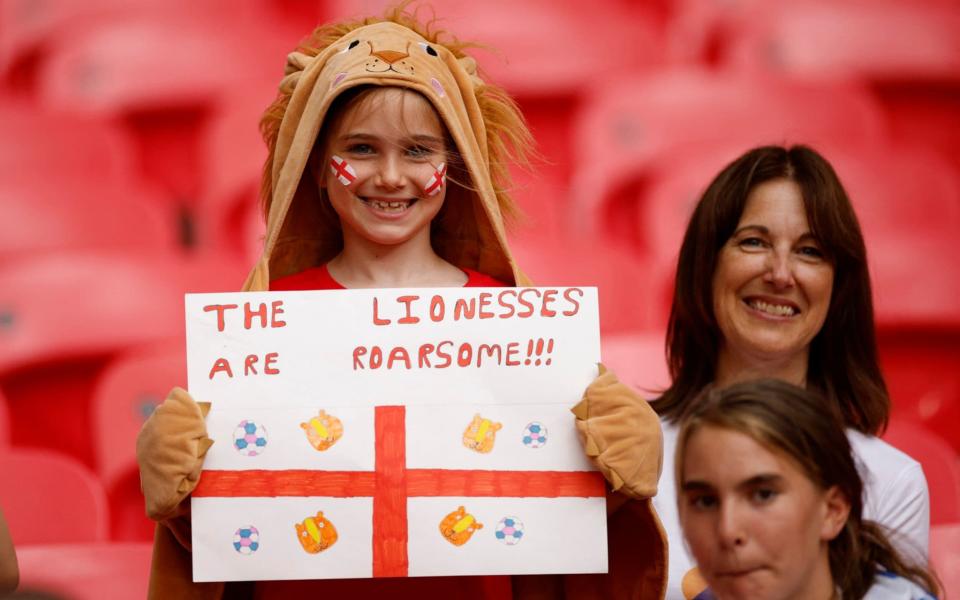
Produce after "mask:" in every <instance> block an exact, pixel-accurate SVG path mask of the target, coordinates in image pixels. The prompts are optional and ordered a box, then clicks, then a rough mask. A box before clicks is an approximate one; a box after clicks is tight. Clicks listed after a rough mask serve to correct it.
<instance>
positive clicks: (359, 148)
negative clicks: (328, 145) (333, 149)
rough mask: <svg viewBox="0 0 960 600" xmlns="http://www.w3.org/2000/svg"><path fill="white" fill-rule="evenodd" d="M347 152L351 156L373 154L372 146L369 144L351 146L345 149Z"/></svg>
mask: <svg viewBox="0 0 960 600" xmlns="http://www.w3.org/2000/svg"><path fill="white" fill-rule="evenodd" d="M347 152H351V153H353V154H370V153H372V152H373V146H371V145H370V144H351V145H350V146H348V147H347Z"/></svg>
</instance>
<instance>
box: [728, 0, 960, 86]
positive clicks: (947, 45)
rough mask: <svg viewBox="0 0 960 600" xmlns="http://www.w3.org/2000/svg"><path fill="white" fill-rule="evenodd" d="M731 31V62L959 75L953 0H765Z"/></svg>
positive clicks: (927, 76)
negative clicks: (946, 0)
mask: <svg viewBox="0 0 960 600" xmlns="http://www.w3.org/2000/svg"><path fill="white" fill-rule="evenodd" d="M757 8H759V10H753V11H751V12H750V14H749V17H745V18H743V19H741V20H740V21H739V22H738V24H737V25H738V27H737V28H736V29H735V31H733V32H732V35H731V37H732V38H733V42H732V48H731V49H730V63H731V64H734V65H736V66H738V67H745V68H762V69H768V70H772V71H776V72H780V73H789V74H791V75H798V76H801V77H809V78H815V79H825V78H826V79H830V78H844V77H862V78H868V79H871V80H895V81H911V80H914V81H916V80H920V81H930V80H934V81H937V80H940V81H954V82H957V81H960V44H958V43H957V31H960V8H958V7H957V5H956V4H955V3H953V4H952V5H950V4H946V3H944V4H936V3H922V2H908V3H905V2H892V1H888V2H870V3H860V2H826V1H822V2H790V3H762V5H760V6H758V7H757Z"/></svg>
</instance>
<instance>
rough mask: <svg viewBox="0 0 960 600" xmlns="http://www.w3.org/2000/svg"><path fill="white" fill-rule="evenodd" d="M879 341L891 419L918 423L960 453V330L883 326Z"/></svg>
mask: <svg viewBox="0 0 960 600" xmlns="http://www.w3.org/2000/svg"><path fill="white" fill-rule="evenodd" d="M879 346H880V363H881V366H882V367H883V375H884V378H885V379H886V381H887V387H888V389H889V390H890V398H891V401H892V412H891V418H892V420H893V421H895V422H900V421H909V422H914V423H919V424H920V425H922V426H923V427H924V428H925V429H927V430H929V431H933V432H934V433H936V434H937V435H939V436H940V437H941V438H942V439H944V440H946V441H947V442H949V443H950V444H951V445H952V446H953V449H954V452H957V453H960V438H958V436H957V431H956V424H957V423H960V371H958V370H957V365H958V364H960V333H957V332H950V331H947V330H945V329H942V330H939V331H933V330H929V331H925V330H917V331H909V330H894V331H889V330H881V331H880V335H879Z"/></svg>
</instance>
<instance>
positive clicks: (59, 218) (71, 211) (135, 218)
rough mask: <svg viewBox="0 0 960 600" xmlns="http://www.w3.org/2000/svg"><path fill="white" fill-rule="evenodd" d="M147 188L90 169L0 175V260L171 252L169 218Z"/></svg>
mask: <svg viewBox="0 0 960 600" xmlns="http://www.w3.org/2000/svg"><path fill="white" fill-rule="evenodd" d="M154 197H155V194H154V193H152V192H151V191H150V190H149V189H145V188H143V187H139V186H136V185H133V182H131V181H129V180H128V181H126V182H120V181H113V182H111V181H108V180H105V179H103V178H102V177H101V176H100V174H99V173H98V172H96V171H92V172H90V173H86V174H84V175H82V176H81V175H80V174H79V173H78V174H76V175H66V174H61V175H60V176H58V177H56V178H51V177H49V176H47V175H44V174H43V173H42V172H40V173H38V174H32V173H27V174H21V173H10V174H5V175H4V176H2V177H0V205H2V206H3V211H4V219H3V220H0V259H2V260H9V259H11V258H17V257H25V256H26V257H32V256H36V255H37V254H38V253H46V252H52V251H76V250H103V251H114V252H121V253H129V254H131V255H135V254H142V255H149V254H156V253H159V252H164V251H173V250H175V248H176V244H175V242H176V228H175V226H174V225H175V221H174V218H173V217H174V215H173V214H172V213H170V214H165V213H164V211H163V209H162V207H161V204H160V203H158V202H157V201H156V200H154Z"/></svg>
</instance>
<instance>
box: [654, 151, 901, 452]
mask: <svg viewBox="0 0 960 600" xmlns="http://www.w3.org/2000/svg"><path fill="white" fill-rule="evenodd" d="M776 179H786V180H790V181H793V182H795V183H796V184H797V185H798V186H799V188H800V190H801V194H802V196H803V203H804V208H805V211H806V216H807V221H808V222H809V224H810V229H811V233H812V234H813V235H814V236H815V237H816V239H817V241H818V242H819V244H820V247H821V249H822V250H823V251H824V252H825V254H826V258H827V259H828V260H829V261H830V262H831V264H832V265H833V268H834V275H833V292H832V294H831V298H830V308H829V310H828V312H827V317H826V320H825V321H824V324H823V327H822V328H821V330H820V331H819V332H818V333H817V335H816V336H815V337H814V338H813V341H812V342H811V343H810V357H809V361H808V367H807V385H808V386H810V387H812V388H815V389H817V390H819V391H820V392H822V393H823V395H824V396H825V397H826V398H827V399H828V400H829V401H830V402H832V403H833V404H834V405H835V406H836V407H837V408H838V409H839V410H840V413H841V414H842V415H843V420H844V423H846V424H847V426H848V427H853V428H854V429H857V430H859V431H862V432H863V433H868V434H873V435H876V434H878V433H880V432H882V431H883V430H884V429H885V428H886V425H887V419H888V416H889V412H890V397H889V395H888V393H887V387H886V384H885V383H884V380H883V375H882V374H881V372H880V365H879V363H878V360H877V342H876V334H875V332H874V325H873V301H872V293H871V288H870V274H869V272H868V270H867V251H866V247H865V245H864V242H863V234H862V233H861V232H860V225H859V223H858V221H857V216H856V214H855V213H854V211H853V207H852V206H851V204H850V199H849V198H848V197H847V193H846V191H845V190H844V189H843V185H841V183H840V180H839V179H838V178H837V174H836V173H835V172H834V170H833V167H831V166H830V163H828V162H827V161H826V160H825V159H824V158H823V157H822V156H820V155H819V154H818V153H817V152H816V151H814V150H813V149H811V148H808V147H806V146H791V147H789V148H785V147H782V146H763V147H760V148H754V149H753V150H750V151H748V152H747V153H745V154H743V155H742V156H740V157H739V158H737V159H736V160H735V161H733V162H732V163H730V164H729V165H727V166H726V167H725V168H724V169H723V170H722V171H721V172H720V174H719V175H717V176H716V178H714V180H713V181H712V182H711V183H710V185H709V187H707V190H706V192H704V194H703V197H702V198H701V199H700V202H699V203H698V204H697V206H696V208H695V209H694V212H693V216H692V217H691V218H690V223H689V225H688V226H687V231H686V233H685V234H684V237H683V244H682V246H681V247H680V258H679V261H678V263H677V273H676V279H675V285H674V293H673V303H672V306H671V308H670V321H669V324H668V329H667V362H668V364H669V368H670V376H671V380H672V384H671V385H670V387H669V388H668V389H667V390H666V391H665V392H664V393H663V395H662V396H661V397H660V398H658V399H657V400H655V401H653V403H652V405H653V407H654V409H655V410H656V411H657V413H658V414H660V415H661V416H663V417H665V418H667V419H668V420H670V421H676V420H677V418H678V417H679V416H680V414H681V413H682V412H683V409H684V407H685V406H686V404H687V403H688V402H689V401H690V400H691V399H693V398H694V397H695V396H696V395H697V394H698V393H699V392H700V391H701V390H703V389H704V388H705V387H706V386H707V385H709V384H710V383H711V382H712V381H713V379H714V376H715V375H716V368H717V356H718V353H719V350H720V342H721V337H722V334H721V332H720V329H719V327H718V325H717V320H716V317H715V315H714V312H713V275H714V271H715V270H716V267H717V257H718V255H719V253H720V250H721V248H722V247H723V246H724V244H726V243H727V241H728V240H729V239H730V236H731V235H733V233H734V231H735V230H736V227H737V223H738V222H739V221H740V216H741V215H742V214H743V211H744V207H745V206H746V203H747V197H748V196H749V195H750V192H751V191H752V190H753V189H754V188H756V187H757V186H758V185H760V184H762V183H765V182H767V181H772V180H776Z"/></svg>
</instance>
